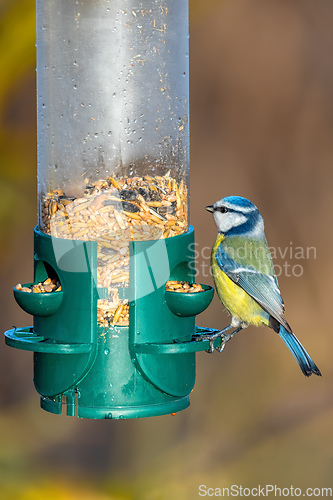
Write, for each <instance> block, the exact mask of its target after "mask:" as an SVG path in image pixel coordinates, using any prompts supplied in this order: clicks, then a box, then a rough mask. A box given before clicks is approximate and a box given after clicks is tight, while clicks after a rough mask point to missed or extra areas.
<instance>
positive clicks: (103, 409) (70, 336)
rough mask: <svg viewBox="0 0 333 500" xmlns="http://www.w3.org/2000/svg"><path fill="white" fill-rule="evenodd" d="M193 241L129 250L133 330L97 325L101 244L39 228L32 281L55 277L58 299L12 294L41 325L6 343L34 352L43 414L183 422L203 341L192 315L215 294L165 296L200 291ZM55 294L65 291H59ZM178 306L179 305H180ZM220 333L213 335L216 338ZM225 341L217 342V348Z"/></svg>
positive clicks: (188, 236) (184, 238)
mask: <svg viewBox="0 0 333 500" xmlns="http://www.w3.org/2000/svg"><path fill="white" fill-rule="evenodd" d="M193 242H194V232H193V228H191V229H190V230H189V231H188V232H187V233H185V234H182V235H180V236H175V237H172V238H167V239H165V240H156V241H140V242H131V243H130V283H129V287H128V288H122V289H121V288H120V289H119V295H120V297H122V298H123V299H127V300H128V302H129V326H128V327H125V326H112V325H111V326H109V327H100V326H97V301H98V299H105V298H107V297H108V290H107V289H101V288H98V287H97V265H98V264H97V243H96V242H91V241H79V240H74V241H73V240H63V239H59V238H51V237H50V236H48V235H45V234H44V233H42V232H41V231H40V230H39V229H38V228H36V229H35V276H34V278H35V281H34V282H39V281H43V280H45V279H46V278H47V277H51V278H53V277H57V279H59V280H60V282H61V286H62V293H61V295H59V296H54V299H53V298H52V294H49V295H48V296H44V295H46V294H38V295H39V297H36V295H35V294H32V293H27V292H16V293H15V292H14V293H15V298H16V300H17V302H18V303H19V305H20V306H21V307H22V308H23V309H24V310H26V311H29V312H30V313H31V314H33V316H34V325H33V327H26V328H14V329H12V330H9V331H8V332H6V333H5V337H6V343H7V344H8V345H9V346H11V347H15V348H18V349H24V350H28V351H33V352H34V384H35V387H36V390H37V391H38V393H39V394H40V396H41V407H42V408H43V409H44V410H46V411H48V412H51V413H54V414H58V415H59V414H62V413H66V414H67V415H70V416H77V417H82V418H93V419H100V418H103V419H104V418H108V419H118V418H119V419H120V418H138V417H149V416H157V415H164V414H171V413H176V412H178V411H180V410H183V409H184V408H186V407H187V406H189V404H190V398H189V394H190V392H191V391H192V389H193V387H194V382H195V353H196V352H197V351H202V350H205V349H208V348H209V342H208V341H207V340H201V341H200V340H199V341H197V340H196V335H198V334H202V333H204V332H205V331H207V330H205V329H199V328H196V326H195V315H196V314H199V313H200V312H201V311H203V310H204V309H205V308H206V307H207V306H208V305H209V303H210V302H211V300H212V297H213V293H214V291H213V289H212V288H211V287H208V286H206V285H205V286H204V291H203V292H199V293H197V294H182V293H178V294H175V295H174V296H173V295H171V294H170V293H169V292H166V291H165V285H166V282H167V281H168V280H181V281H182V280H184V281H189V282H191V283H193V282H194V274H195V270H194V266H193V261H194V256H193V251H192V250H190V249H191V248H193V247H194V246H193ZM55 293H58V292H55ZM176 295H177V297H178V299H177V300H175V297H176ZM210 331H213V330H210ZM218 343H219V339H216V344H218Z"/></svg>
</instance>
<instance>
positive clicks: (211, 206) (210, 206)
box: [206, 205, 214, 212]
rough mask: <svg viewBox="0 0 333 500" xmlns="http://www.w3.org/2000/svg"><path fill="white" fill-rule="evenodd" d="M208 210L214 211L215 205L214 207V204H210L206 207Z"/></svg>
mask: <svg viewBox="0 0 333 500" xmlns="http://www.w3.org/2000/svg"><path fill="white" fill-rule="evenodd" d="M206 210H207V211H208V212H214V207H213V205H208V207H206Z"/></svg>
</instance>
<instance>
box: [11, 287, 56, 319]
mask: <svg viewBox="0 0 333 500" xmlns="http://www.w3.org/2000/svg"><path fill="white" fill-rule="evenodd" d="M32 285H37V283H25V284H23V285H22V286H23V287H27V288H30V287H31V286H32ZM13 292H14V297H15V300H16V302H17V303H18V305H19V306H20V307H21V309H23V311H25V312H26V313H28V314H32V316H44V317H45V316H51V315H52V314H54V313H55V312H56V311H57V310H58V309H59V307H60V305H61V302H62V299H63V291H62V290H61V291H60V292H44V293H43V292H41V293H33V292H31V293H29V292H24V291H22V290H17V288H16V287H15V288H14V289H13Z"/></svg>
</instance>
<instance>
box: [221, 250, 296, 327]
mask: <svg viewBox="0 0 333 500" xmlns="http://www.w3.org/2000/svg"><path fill="white" fill-rule="evenodd" d="M216 261H217V263H218V265H219V267H220V269H221V270H222V271H223V272H224V273H225V274H226V275H227V276H228V278H230V279H231V280H232V281H233V282H234V283H236V284H237V285H239V286H240V287H241V288H242V289H243V290H244V291H245V292H246V293H248V294H249V295H250V296H251V297H252V298H253V299H254V300H255V301H256V302H258V304H260V306H261V307H262V308H263V309H264V310H265V311H266V312H267V313H268V314H270V315H271V316H272V317H273V318H275V319H276V320H277V321H278V322H279V323H280V324H282V325H283V326H284V327H285V328H286V330H287V331H290V327H289V325H288V323H287V322H286V320H285V319H284V318H283V313H284V304H283V300H282V297H281V294H280V290H279V287H278V284H277V279H276V277H275V276H270V275H268V274H263V273H261V272H260V271H258V270H257V269H255V268H254V267H253V266H247V265H245V264H243V263H242V264H240V263H238V262H237V261H236V260H234V259H233V258H232V257H230V256H229V255H228V253H227V252H226V251H225V250H224V248H223V246H222V245H221V244H220V245H219V246H218V248H217V252H216Z"/></svg>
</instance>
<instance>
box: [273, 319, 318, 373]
mask: <svg viewBox="0 0 333 500" xmlns="http://www.w3.org/2000/svg"><path fill="white" fill-rule="evenodd" d="M279 335H280V337H281V338H282V340H283V342H284V343H285V344H286V346H287V347H288V349H289V350H290V352H291V353H292V355H293V356H294V358H295V359H296V361H297V363H298V364H299V367H300V369H301V370H302V372H303V373H304V375H305V376H306V377H310V375H312V373H314V374H315V375H319V376H321V373H320V370H319V368H318V367H317V366H316V365H315V363H314V362H313V361H312V359H311V358H310V356H309V355H308V353H307V352H306V350H305V349H304V347H303V346H302V344H301V343H300V341H299V340H298V338H297V337H296V336H295V335H294V334H293V333H292V332H291V333H290V332H288V331H287V330H286V329H285V328H284V327H283V326H282V325H280V330H279Z"/></svg>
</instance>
